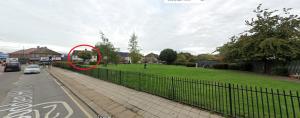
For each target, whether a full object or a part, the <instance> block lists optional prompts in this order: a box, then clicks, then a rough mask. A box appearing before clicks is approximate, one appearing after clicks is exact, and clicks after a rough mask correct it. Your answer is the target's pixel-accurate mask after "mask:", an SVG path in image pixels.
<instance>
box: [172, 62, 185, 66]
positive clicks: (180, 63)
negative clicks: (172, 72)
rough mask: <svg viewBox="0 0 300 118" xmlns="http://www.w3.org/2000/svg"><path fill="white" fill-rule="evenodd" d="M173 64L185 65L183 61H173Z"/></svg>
mask: <svg viewBox="0 0 300 118" xmlns="http://www.w3.org/2000/svg"><path fill="white" fill-rule="evenodd" d="M173 64H174V65H185V64H186V63H183V62H175V63H173Z"/></svg>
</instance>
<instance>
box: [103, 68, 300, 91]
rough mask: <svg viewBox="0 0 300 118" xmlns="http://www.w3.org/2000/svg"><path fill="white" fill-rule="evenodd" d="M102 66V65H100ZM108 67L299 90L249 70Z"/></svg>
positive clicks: (281, 80)
mask: <svg viewBox="0 0 300 118" xmlns="http://www.w3.org/2000/svg"><path fill="white" fill-rule="evenodd" d="M102 67H103V66H102ZM108 68H110V69H115V70H123V71H131V72H142V73H151V74H158V75H165V76H176V77H183V78H189V79H198V80H209V81H216V82H226V83H233V84H239V85H250V86H257V87H263V88H265V87H266V88H275V89H284V90H298V91H300V83H299V82H293V81H288V80H284V79H276V78H279V77H276V76H268V75H261V74H256V73H251V72H243V71H233V70H216V69H204V68H191V67H184V66H174V65H159V64H148V65H147V69H144V65H143V64H119V65H109V66H108Z"/></svg>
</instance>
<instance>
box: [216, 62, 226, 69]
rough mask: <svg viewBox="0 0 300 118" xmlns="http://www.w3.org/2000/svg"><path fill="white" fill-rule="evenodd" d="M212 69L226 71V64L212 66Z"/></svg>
mask: <svg viewBox="0 0 300 118" xmlns="http://www.w3.org/2000/svg"><path fill="white" fill-rule="evenodd" d="M212 67H213V68H214V69H228V64H226V63H220V64H214V65H213V66H212Z"/></svg>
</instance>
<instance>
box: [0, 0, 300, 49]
mask: <svg viewBox="0 0 300 118" xmlns="http://www.w3.org/2000/svg"><path fill="white" fill-rule="evenodd" d="M259 3H263V7H266V8H274V9H281V8H283V7H292V8H294V12H295V13H298V14H299V13H300V10H299V9H300V7H299V6H298V4H299V3H300V1H297V0H289V1H284V0H270V1H266V0H244V1H239V0H205V1H203V2H202V3H198V4H168V3H165V2H164V0H122V1H119V0H109V1H108V0H106V1H105V0H64V1H62V0H43V1H37V0H26V1H24V0H9V1H0V14H2V17H0V26H1V27H0V37H2V38H1V39H0V41H1V42H0V43H1V44H0V46H1V47H0V51H8V52H11V51H14V50H18V49H20V48H22V47H23V46H24V47H28V48H29V47H36V46H37V45H41V46H47V47H49V48H53V49H54V50H58V51H64V52H67V51H68V50H69V49H71V47H73V46H75V45H77V44H82V43H84V44H91V45H94V44H95V43H96V42H97V41H100V39H99V34H98V33H99V30H102V31H103V32H104V33H105V34H106V36H107V37H108V38H109V39H110V41H111V42H112V43H113V44H114V45H115V47H118V48H120V49H121V51H127V46H128V39H129V38H130V35H131V34H132V33H133V32H135V33H136V34H137V35H138V41H139V44H140V46H141V47H142V49H143V50H142V51H143V53H149V52H156V53H159V51H160V50H162V49H164V48H173V49H175V50H177V51H188V52H191V53H193V54H199V53H211V52H213V51H214V50H215V48H216V47H218V46H221V45H222V44H223V43H225V42H227V41H228V38H229V37H230V36H232V35H235V34H238V33H240V32H242V31H244V30H246V29H247V27H246V26H245V25H244V24H245V23H244V21H245V20H246V19H250V18H251V17H253V16H254V15H255V14H253V13H252V10H253V9H255V8H256V6H257V5H258V4H259ZM12 42H13V43H12Z"/></svg>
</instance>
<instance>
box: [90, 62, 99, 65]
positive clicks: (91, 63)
mask: <svg viewBox="0 0 300 118" xmlns="http://www.w3.org/2000/svg"><path fill="white" fill-rule="evenodd" d="M96 64H97V62H90V63H89V65H96Z"/></svg>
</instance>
